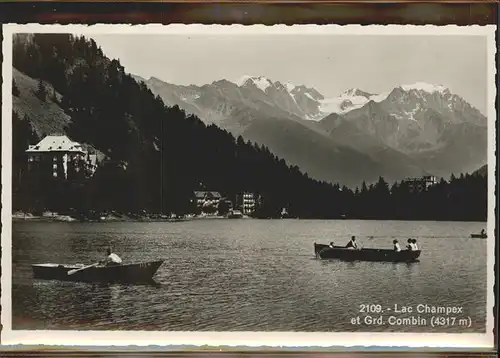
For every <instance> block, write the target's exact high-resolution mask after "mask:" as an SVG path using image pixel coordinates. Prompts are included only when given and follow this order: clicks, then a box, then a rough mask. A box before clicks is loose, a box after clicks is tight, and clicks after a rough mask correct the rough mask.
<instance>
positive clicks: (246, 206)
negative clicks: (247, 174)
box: [236, 192, 260, 215]
mask: <svg viewBox="0 0 500 358" xmlns="http://www.w3.org/2000/svg"><path fill="white" fill-rule="evenodd" d="M259 200H260V196H259V195H257V194H254V193H250V192H244V193H241V194H239V195H238V196H237V197H236V203H237V204H236V206H237V207H238V208H240V210H241V211H242V212H243V214H245V215H250V214H252V213H253V212H254V211H255V209H256V208H257V205H258V203H259Z"/></svg>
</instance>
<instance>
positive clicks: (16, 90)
mask: <svg viewBox="0 0 500 358" xmlns="http://www.w3.org/2000/svg"><path fill="white" fill-rule="evenodd" d="M20 94H21V93H20V92H19V88H18V87H17V84H16V80H15V79H14V78H12V95H13V96H14V97H19V95H20Z"/></svg>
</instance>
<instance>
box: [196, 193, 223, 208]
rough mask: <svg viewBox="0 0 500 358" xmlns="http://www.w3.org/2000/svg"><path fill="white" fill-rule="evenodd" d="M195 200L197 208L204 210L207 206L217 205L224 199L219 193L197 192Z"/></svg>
mask: <svg viewBox="0 0 500 358" xmlns="http://www.w3.org/2000/svg"><path fill="white" fill-rule="evenodd" d="M194 198H195V200H196V206H197V207H198V208H202V207H204V206H207V205H217V204H218V203H219V201H220V200H221V199H222V195H221V194H220V193H219V192H217V191H201V190H199V191H195V192H194Z"/></svg>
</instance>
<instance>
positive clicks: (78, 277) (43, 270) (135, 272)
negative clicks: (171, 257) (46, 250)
mask: <svg viewBox="0 0 500 358" xmlns="http://www.w3.org/2000/svg"><path fill="white" fill-rule="evenodd" d="M163 262H164V260H160V261H152V262H145V263H137V264H129V265H117V266H95V267H89V268H87V269H85V270H81V271H78V272H76V273H74V274H72V275H68V271H70V270H75V269H81V268H82V267H84V265H61V264H36V265H31V267H32V268H33V274H34V277H35V278H37V279H43V280H61V281H84V282H123V283H142V282H150V281H152V279H153V276H154V274H155V273H156V271H158V269H159V268H160V266H161V264H162V263H163Z"/></svg>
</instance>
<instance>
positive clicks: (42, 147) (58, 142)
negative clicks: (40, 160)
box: [26, 135, 85, 153]
mask: <svg viewBox="0 0 500 358" xmlns="http://www.w3.org/2000/svg"><path fill="white" fill-rule="evenodd" d="M26 152H27V153H43V152H76V153H84V152H85V151H84V150H83V147H82V145H81V144H80V143H77V142H73V141H72V140H71V139H69V138H68V137H67V136H65V135H48V136H46V137H45V138H43V139H42V140H41V141H40V142H38V144H35V145H30V146H29V148H28V150H26Z"/></svg>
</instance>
